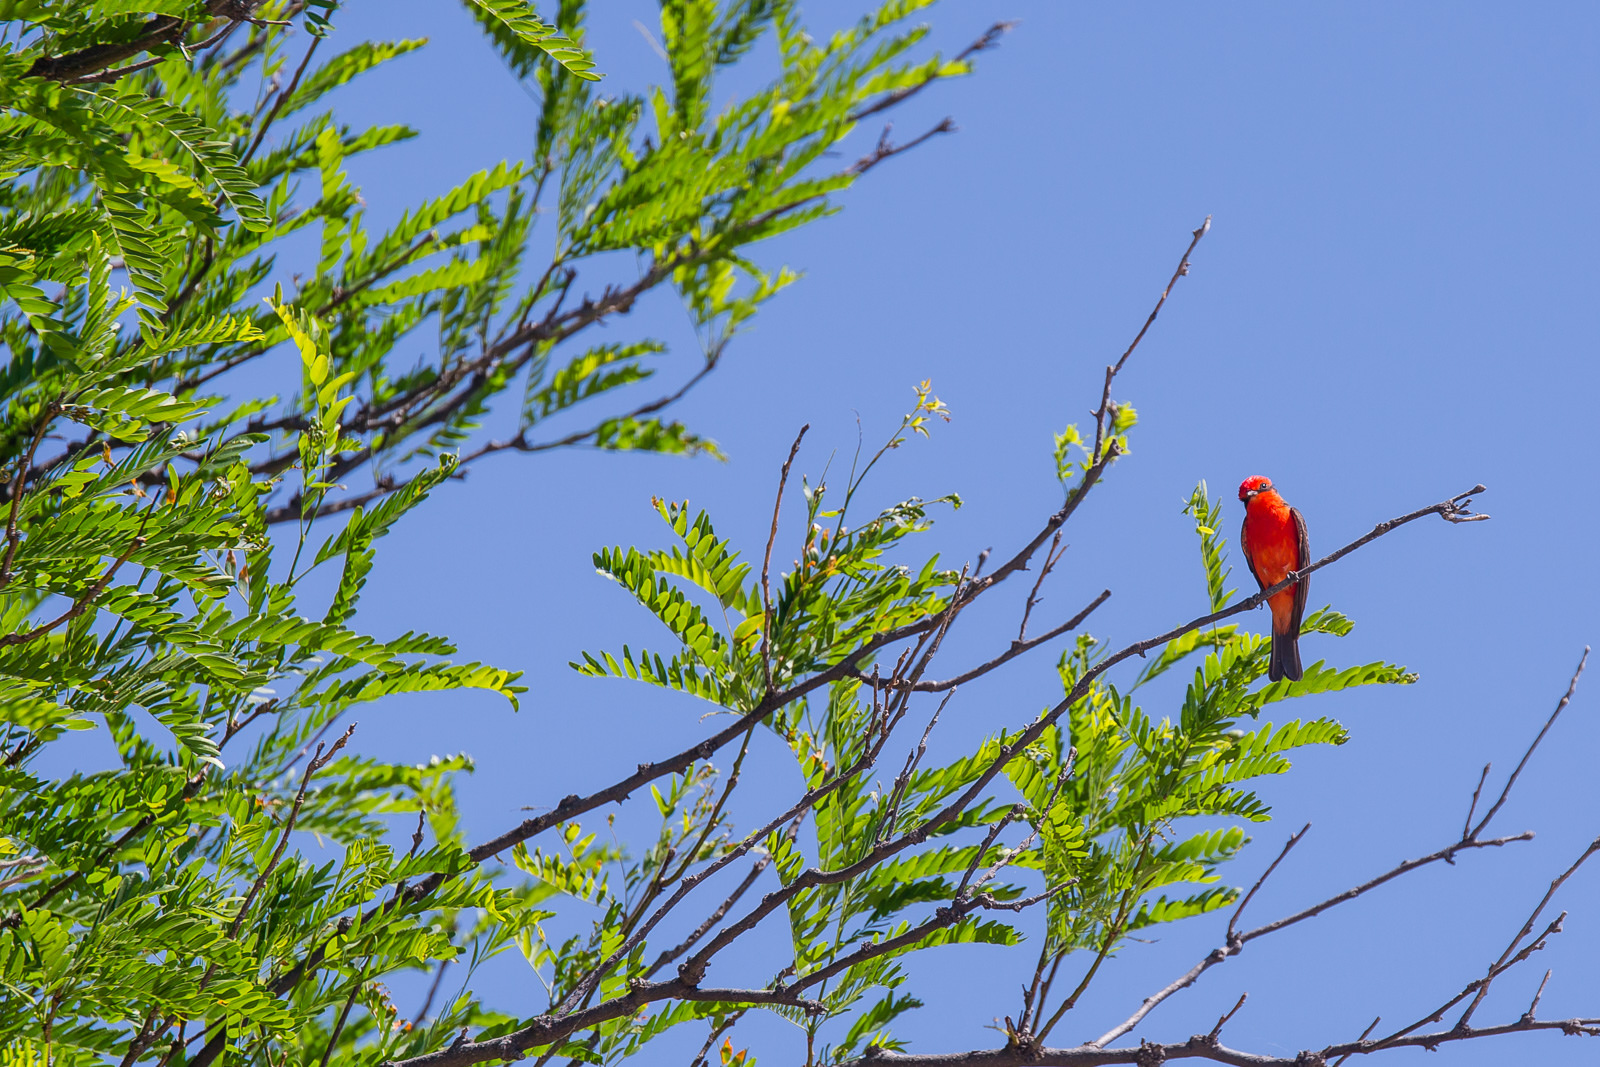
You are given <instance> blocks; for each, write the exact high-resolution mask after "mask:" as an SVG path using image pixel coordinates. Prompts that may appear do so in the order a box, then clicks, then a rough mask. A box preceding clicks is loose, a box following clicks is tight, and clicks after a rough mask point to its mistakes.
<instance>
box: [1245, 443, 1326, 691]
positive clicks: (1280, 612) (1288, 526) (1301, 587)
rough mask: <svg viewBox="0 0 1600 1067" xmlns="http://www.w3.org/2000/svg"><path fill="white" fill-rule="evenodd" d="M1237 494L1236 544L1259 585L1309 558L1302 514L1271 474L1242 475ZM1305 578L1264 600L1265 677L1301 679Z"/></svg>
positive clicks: (1307, 580)
mask: <svg viewBox="0 0 1600 1067" xmlns="http://www.w3.org/2000/svg"><path fill="white" fill-rule="evenodd" d="M1239 499H1240V500H1242V501H1243V502H1244V529H1243V530H1241V531H1240V533H1239V545H1240V547H1241V548H1243V549H1244V558H1245V561H1246V562H1248V563H1249V564H1250V572H1251V573H1252V574H1254V575H1255V576H1256V581H1258V582H1260V583H1261V588H1262V589H1266V588H1267V587H1268V586H1273V585H1277V584H1278V583H1279V582H1281V581H1283V580H1284V579H1285V578H1287V577H1288V576H1289V572H1290V571H1297V570H1299V569H1300V568H1301V567H1304V566H1306V565H1307V564H1308V563H1310V562H1311V544H1310V542H1309V541H1308V540H1307V539H1306V520H1305V518H1304V517H1303V516H1302V515H1301V514H1300V512H1298V511H1296V510H1295V509H1294V508H1291V507H1290V506H1289V505H1288V503H1287V502H1286V501H1285V500H1284V499H1283V497H1281V496H1279V495H1278V491H1277V490H1276V489H1274V488H1272V479H1270V478H1263V477H1262V476H1261V475H1259V474H1253V475H1251V476H1250V477H1248V478H1246V479H1245V480H1244V481H1243V482H1241V483H1240V484H1239ZM1310 584H1311V579H1310V578H1302V579H1300V581H1298V582H1296V583H1294V584H1293V585H1291V586H1290V587H1289V588H1287V589H1285V590H1284V591H1283V592H1281V593H1277V594H1275V595H1274V596H1272V597H1271V598H1270V599H1268V601H1267V605H1268V606H1269V607H1270V608H1271V609H1272V660H1271V663H1270V665H1269V666H1268V667H1267V677H1268V678H1270V679H1271V680H1272V681H1274V682H1276V681H1277V680H1278V679H1279V678H1287V679H1289V680H1290V681H1291V682H1297V681H1299V680H1300V619H1301V618H1302V617H1303V616H1304V615H1305V613H1306V591H1307V587H1308V586H1310Z"/></svg>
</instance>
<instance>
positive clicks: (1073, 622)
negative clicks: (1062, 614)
mask: <svg viewBox="0 0 1600 1067" xmlns="http://www.w3.org/2000/svg"><path fill="white" fill-rule="evenodd" d="M1109 599H1111V590H1109V589H1105V590H1102V591H1101V593H1100V595H1099V596H1097V597H1095V598H1094V599H1093V600H1092V601H1090V602H1089V606H1088V607H1086V608H1084V609H1083V610H1082V611H1080V612H1078V613H1077V614H1076V615H1074V616H1073V617H1072V618H1070V619H1068V620H1067V621H1066V622H1064V623H1062V624H1061V625H1060V626H1057V627H1056V628H1055V629H1053V630H1051V631H1050V632H1048V633H1044V634H1040V635H1039V636H1038V637H1035V638H1033V639H1032V640H1031V641H1013V642H1012V643H1011V647H1010V648H1008V649H1006V650H1005V651H1004V652H1002V653H1000V655H998V656H996V657H995V658H994V659H991V660H989V661H988V662H986V663H980V664H978V666H976V667H973V668H972V669H971V670H968V671H964V672H962V673H961V674H958V675H956V676H955V677H954V678H947V679H945V680H944V681H942V682H916V683H913V684H912V686H911V691H912V692H915V693H941V692H944V691H945V690H947V689H954V688H955V687H956V686H958V685H965V684H966V683H968V682H970V681H972V680H973V679H974V678H981V677H983V676H984V675H985V674H988V673H989V672H990V671H992V670H994V669H995V668H996V667H1001V666H1004V665H1005V664H1007V663H1009V662H1011V661H1012V660H1014V659H1016V658H1017V657H1018V656H1020V655H1022V654H1023V653H1024V652H1031V651H1033V650H1034V649H1036V648H1038V647H1039V646H1040V645H1042V644H1046V643H1047V642H1050V641H1053V640H1055V639H1056V638H1058V637H1060V636H1061V635H1062V634H1065V633H1071V632H1072V631H1073V630H1076V629H1077V628H1078V627H1079V626H1081V625H1083V620H1085V619H1087V618H1088V617H1089V616H1090V614H1092V613H1093V612H1094V610H1095V609H1096V608H1098V607H1099V606H1100V605H1101V604H1104V603H1105V602H1106V601H1107V600H1109ZM849 677H851V678H855V679H857V680H858V681H863V682H864V681H867V676H866V675H864V674H862V673H861V672H860V671H852V672H850V673H849ZM885 684H886V685H889V686H891V687H893V686H894V684H895V683H894V682H893V681H892V680H891V681H889V682H887V683H885Z"/></svg>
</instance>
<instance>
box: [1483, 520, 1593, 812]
mask: <svg viewBox="0 0 1600 1067" xmlns="http://www.w3.org/2000/svg"><path fill="white" fill-rule="evenodd" d="M1480 492H1481V490H1480ZM1588 662H1589V646H1588V645H1585V646H1583V655H1582V656H1580V657H1579V658H1578V668H1577V670H1575V671H1573V672H1572V681H1571V682H1569V683H1568V684H1567V691H1566V693H1564V694H1563V695H1562V697H1561V699H1560V700H1559V701H1557V702H1556V710H1555V711H1552V712H1551V713H1550V718H1549V719H1547V720H1545V724H1544V728H1543V729H1541V730H1540V731H1539V736H1537V737H1535V738H1534V739H1533V744H1531V745H1529V746H1528V751H1526V752H1524V753H1523V754H1522V759H1521V760H1519V761H1518V763H1517V767H1516V770H1514V771H1512V772H1511V777H1510V778H1507V779H1506V785H1505V788H1504V789H1502V790H1500V795H1499V796H1498V797H1496V798H1495V802H1494V804H1493V806H1491V807H1490V808H1489V810H1488V811H1487V812H1485V813H1484V816H1483V819H1482V821H1480V822H1479V823H1478V825H1477V826H1474V827H1473V828H1472V836H1473V837H1476V836H1477V835H1478V834H1481V833H1482V832H1483V828H1484V827H1486V826H1488V825H1489V820H1490V819H1493V818H1494V817H1495V813H1496V812H1498V811H1499V810H1500V808H1501V807H1502V806H1504V804H1505V802H1506V797H1508V796H1510V795H1511V787H1512V786H1514V785H1516V784H1517V777H1518V776H1519V775H1520V774H1522V768H1524V767H1526V766H1527V765H1528V760H1529V759H1531V758H1532V757H1533V753H1534V750H1535V749H1537V748H1538V747H1539V742H1541V741H1543V740H1544V737H1545V734H1548V733H1549V732H1550V727H1552V726H1554V725H1555V724H1556V719H1557V718H1559V717H1560V715H1561V713H1562V712H1563V711H1565V710H1566V707H1567V705H1568V704H1569V703H1571V702H1572V694H1573V693H1575V692H1577V690H1578V679H1579V678H1582V677H1583V668H1584V666H1585V665H1586V664H1587V663H1588Z"/></svg>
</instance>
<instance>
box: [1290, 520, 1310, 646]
mask: <svg viewBox="0 0 1600 1067" xmlns="http://www.w3.org/2000/svg"><path fill="white" fill-rule="evenodd" d="M1289 516H1290V517H1291V518H1293V519H1294V533H1295V540H1296V541H1298V542H1299V545H1298V548H1299V555H1300V559H1299V562H1297V563H1296V564H1295V565H1294V569H1295V570H1300V569H1301V568H1303V567H1306V566H1309V565H1310V563H1311V539H1310V538H1308V537H1307V536H1306V517H1305V516H1304V515H1302V514H1300V509H1299V508H1290V509H1289ZM1310 591H1311V578H1310V576H1307V577H1305V578H1302V579H1300V580H1299V581H1298V582H1296V583H1295V587H1294V612H1293V614H1292V615H1290V617H1289V621H1290V624H1291V626H1292V627H1293V629H1292V630H1290V632H1291V633H1295V634H1298V633H1299V632H1300V620H1301V618H1302V617H1303V616H1304V615H1305V613H1306V595H1307V594H1308V593H1309V592H1310Z"/></svg>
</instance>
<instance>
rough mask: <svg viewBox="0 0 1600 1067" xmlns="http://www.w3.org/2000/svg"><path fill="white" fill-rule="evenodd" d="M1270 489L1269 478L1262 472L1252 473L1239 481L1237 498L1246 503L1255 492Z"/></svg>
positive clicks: (1263, 491)
mask: <svg viewBox="0 0 1600 1067" xmlns="http://www.w3.org/2000/svg"><path fill="white" fill-rule="evenodd" d="M1271 490H1272V479H1271V478H1268V477H1266V476H1265V475H1262V474H1252V475H1251V476H1250V477H1248V478H1246V479H1245V480H1244V481H1242V482H1240V483H1239V499H1240V500H1242V501H1244V502H1245V503H1246V504H1248V503H1250V500H1251V499H1252V498H1253V497H1254V496H1255V495H1256V494H1257V493H1266V492H1271Z"/></svg>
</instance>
